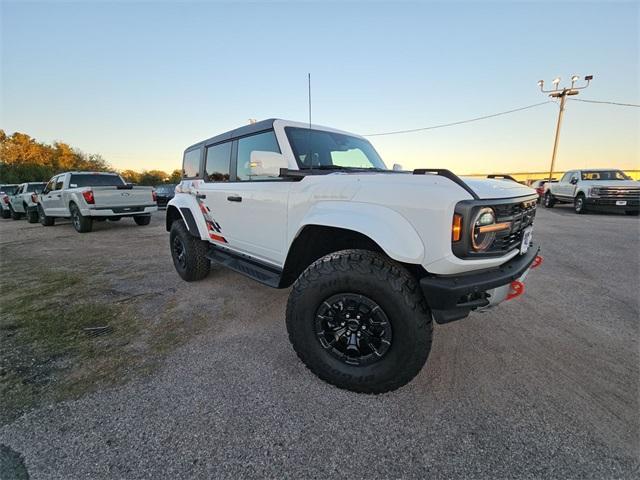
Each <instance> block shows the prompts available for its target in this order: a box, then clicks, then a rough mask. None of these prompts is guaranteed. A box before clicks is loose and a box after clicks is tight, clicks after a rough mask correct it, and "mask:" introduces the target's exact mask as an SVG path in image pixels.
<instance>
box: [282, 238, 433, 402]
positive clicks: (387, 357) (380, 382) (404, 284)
mask: <svg viewBox="0 0 640 480" xmlns="http://www.w3.org/2000/svg"><path fill="white" fill-rule="evenodd" d="M287 331H288V332H289V339H290V340H291V343H292V345H293V348H294V350H295V351H296V353H297V354H298V357H300V359H301V360H302V362H303V363H304V364H305V365H306V366H307V367H308V368H309V369H310V370H311V371H312V372H313V373H315V374H316V375H317V376H318V377H320V378H321V379H323V380H325V381H326V382H329V383H331V384H333V385H335V386H337V387H340V388H344V389H347V390H352V391H354V392H363V393H383V392H388V391H391V390H395V389H397V388H399V387H401V386H403V385H405V384H407V383H408V382H409V381H411V379H413V377H415V376H416V375H417V374H418V372H419V371H420V369H421V368H422V367H423V365H424V364H425V362H426V360H427V357H428V356H429V351H430V350H431V336H432V322H431V312H430V311H429V308H428V307H427V304H426V302H425V300H424V297H423V296H422V293H421V292H420V289H419V287H418V284H417V282H416V280H415V279H414V278H413V277H412V276H411V275H410V274H409V273H408V272H407V271H406V270H404V268H402V267H401V266H400V265H397V264H396V263H394V262H393V261H391V260H390V259H388V258H386V257H384V256H383V255H381V254H378V253H375V252H370V251H366V250H343V251H340V252H336V253H332V254H329V255H327V256H325V257H323V258H321V259H319V260H317V261H316V262H314V263H313V264H312V265H311V266H310V267H308V268H307V269H306V270H305V271H304V272H303V273H302V275H300V277H299V278H298V279H297V280H296V282H295V284H294V286H293V290H292V291H291V295H290V296H289V301H288V304H287Z"/></svg>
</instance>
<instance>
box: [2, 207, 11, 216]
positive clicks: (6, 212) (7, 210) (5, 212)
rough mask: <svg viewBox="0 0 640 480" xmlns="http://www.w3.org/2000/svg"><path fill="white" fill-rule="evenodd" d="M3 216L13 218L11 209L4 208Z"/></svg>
mask: <svg viewBox="0 0 640 480" xmlns="http://www.w3.org/2000/svg"><path fill="white" fill-rule="evenodd" d="M2 218H11V212H10V211H9V209H6V210H5V209H4V208H3V209H2Z"/></svg>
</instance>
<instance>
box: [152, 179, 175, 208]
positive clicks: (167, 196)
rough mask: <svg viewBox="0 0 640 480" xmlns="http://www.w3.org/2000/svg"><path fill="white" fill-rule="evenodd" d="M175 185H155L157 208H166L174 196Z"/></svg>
mask: <svg viewBox="0 0 640 480" xmlns="http://www.w3.org/2000/svg"><path fill="white" fill-rule="evenodd" d="M175 189H176V184H175V183H162V184H160V185H156V198H157V199H158V207H166V206H167V203H169V200H171V199H172V198H173V196H174V195H175Z"/></svg>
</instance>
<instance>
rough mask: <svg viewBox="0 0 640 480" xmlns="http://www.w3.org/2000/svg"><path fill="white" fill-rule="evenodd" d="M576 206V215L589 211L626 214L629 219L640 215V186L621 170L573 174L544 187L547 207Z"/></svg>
mask: <svg viewBox="0 0 640 480" xmlns="http://www.w3.org/2000/svg"><path fill="white" fill-rule="evenodd" d="M556 203H573V209H574V211H575V212H576V213H579V214H581V213H586V212H587V211H588V210H604V211H607V210H609V211H615V210H618V211H623V212H624V213H625V214H627V215H638V212H640V183H638V182H637V181H635V180H632V179H631V177H629V176H628V175H626V174H625V173H624V172H622V171H621V170H612V169H602V168H601V169H589V170H570V171H568V172H567V173H565V174H564V175H563V176H562V178H561V179H560V181H558V182H550V183H547V184H546V185H545V192H544V206H545V207H546V208H552V207H553V206H554V205H555V204H556Z"/></svg>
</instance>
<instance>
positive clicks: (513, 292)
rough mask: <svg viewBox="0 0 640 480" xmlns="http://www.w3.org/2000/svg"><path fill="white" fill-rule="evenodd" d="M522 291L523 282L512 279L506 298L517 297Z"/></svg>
mask: <svg viewBox="0 0 640 480" xmlns="http://www.w3.org/2000/svg"><path fill="white" fill-rule="evenodd" d="M523 293H524V283H522V282H519V281H518V280H514V281H513V282H511V289H510V290H509V295H507V298H506V299H505V301H506V300H512V299H514V298H516V297H519V296H520V295H522V294H523Z"/></svg>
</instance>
